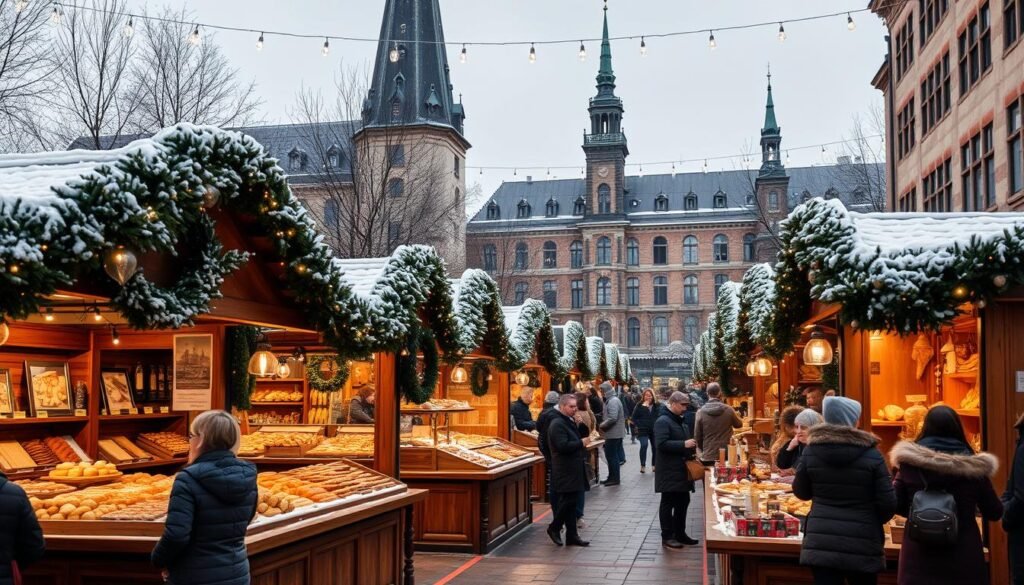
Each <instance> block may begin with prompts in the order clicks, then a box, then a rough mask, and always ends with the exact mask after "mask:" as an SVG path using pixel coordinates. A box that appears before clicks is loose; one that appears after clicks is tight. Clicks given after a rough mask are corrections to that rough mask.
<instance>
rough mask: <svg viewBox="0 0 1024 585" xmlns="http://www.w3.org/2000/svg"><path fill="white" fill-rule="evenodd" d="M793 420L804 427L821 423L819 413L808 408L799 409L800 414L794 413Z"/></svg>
mask: <svg viewBox="0 0 1024 585" xmlns="http://www.w3.org/2000/svg"><path fill="white" fill-rule="evenodd" d="M794 422H795V423H796V424H798V425H800V426H802V427H804V428H811V427H813V426H814V425H820V424H821V415H820V414H818V413H817V412H814V411H813V410H811V409H810V408H805V409H803V410H801V411H800V414H798V415H796V419H795V420H794Z"/></svg>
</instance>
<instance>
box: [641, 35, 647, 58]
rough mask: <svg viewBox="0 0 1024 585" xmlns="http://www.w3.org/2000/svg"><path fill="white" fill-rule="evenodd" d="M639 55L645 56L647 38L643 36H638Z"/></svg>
mask: <svg viewBox="0 0 1024 585" xmlns="http://www.w3.org/2000/svg"><path fill="white" fill-rule="evenodd" d="M640 56H641V57H646V56H647V40H646V39H644V37H640Z"/></svg>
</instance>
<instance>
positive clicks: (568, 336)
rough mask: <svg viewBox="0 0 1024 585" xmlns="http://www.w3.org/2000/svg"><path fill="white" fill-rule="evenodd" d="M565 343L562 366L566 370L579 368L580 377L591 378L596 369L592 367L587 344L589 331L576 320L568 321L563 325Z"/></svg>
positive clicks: (563, 344)
mask: <svg viewBox="0 0 1024 585" xmlns="http://www.w3.org/2000/svg"><path fill="white" fill-rule="evenodd" d="M562 329H563V331H562V333H563V337H564V339H563V343H562V358H561V366H562V369H563V370H564V371H566V372H569V371H572V370H577V371H579V374H580V378H582V379H583V380H591V379H593V378H594V375H595V372H596V370H594V369H592V368H591V367H590V351H589V347H588V345H587V333H586V330H584V329H583V325H580V324H579V323H578V322H576V321H566V322H565V325H563V326H562Z"/></svg>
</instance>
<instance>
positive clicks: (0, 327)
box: [0, 321, 11, 345]
mask: <svg viewBox="0 0 1024 585" xmlns="http://www.w3.org/2000/svg"><path fill="white" fill-rule="evenodd" d="M10 336H11V328H10V327H8V326H7V323H4V322H3V321H0V345H3V344H5V343H7V339H8V338H10Z"/></svg>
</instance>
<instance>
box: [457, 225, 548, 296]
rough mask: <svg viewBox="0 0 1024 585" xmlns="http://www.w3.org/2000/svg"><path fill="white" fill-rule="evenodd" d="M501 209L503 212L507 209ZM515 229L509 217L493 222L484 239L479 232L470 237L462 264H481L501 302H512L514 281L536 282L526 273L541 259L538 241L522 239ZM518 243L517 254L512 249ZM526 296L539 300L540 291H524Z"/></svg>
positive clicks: (538, 265)
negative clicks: (489, 276) (491, 280)
mask: <svg viewBox="0 0 1024 585" xmlns="http://www.w3.org/2000/svg"><path fill="white" fill-rule="evenodd" d="M505 211H506V213H507V212H508V211H509V210H505ZM489 225H492V224H489ZM517 228H518V226H517V224H516V222H515V221H514V220H511V219H506V220H501V221H499V222H494V224H493V228H489V229H490V231H488V232H487V233H486V238H485V237H483V236H484V235H483V234H480V235H478V237H475V238H473V239H471V240H470V243H469V245H468V246H467V250H466V263H467V264H468V265H469V266H481V267H483V269H484V270H486V271H487V273H488V274H490V275H491V278H493V279H494V282H496V283H497V284H498V290H499V291H501V301H502V303H503V304H505V305H512V304H515V300H516V298H515V292H516V291H515V285H516V283H517V282H525V283H527V284H528V285H531V284H532V285H535V284H539V282H538V280H537V279H535V278H530V277H529V276H530V272H531V271H533V270H538V269H540V268H541V262H542V260H543V259H542V249H541V243H540V242H539V241H537V240H533V241H532V242H529V241H527V240H526V239H524V238H522V237H521V233H522V232H521V231H519V230H518V229H517ZM531 243H532V244H533V245H532V246H531V245H530V244H531ZM520 244H522V245H524V246H526V251H525V253H523V252H520V253H518V254H517V250H516V249H517V247H519V246H520ZM527 298H534V299H543V291H542V290H527Z"/></svg>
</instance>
